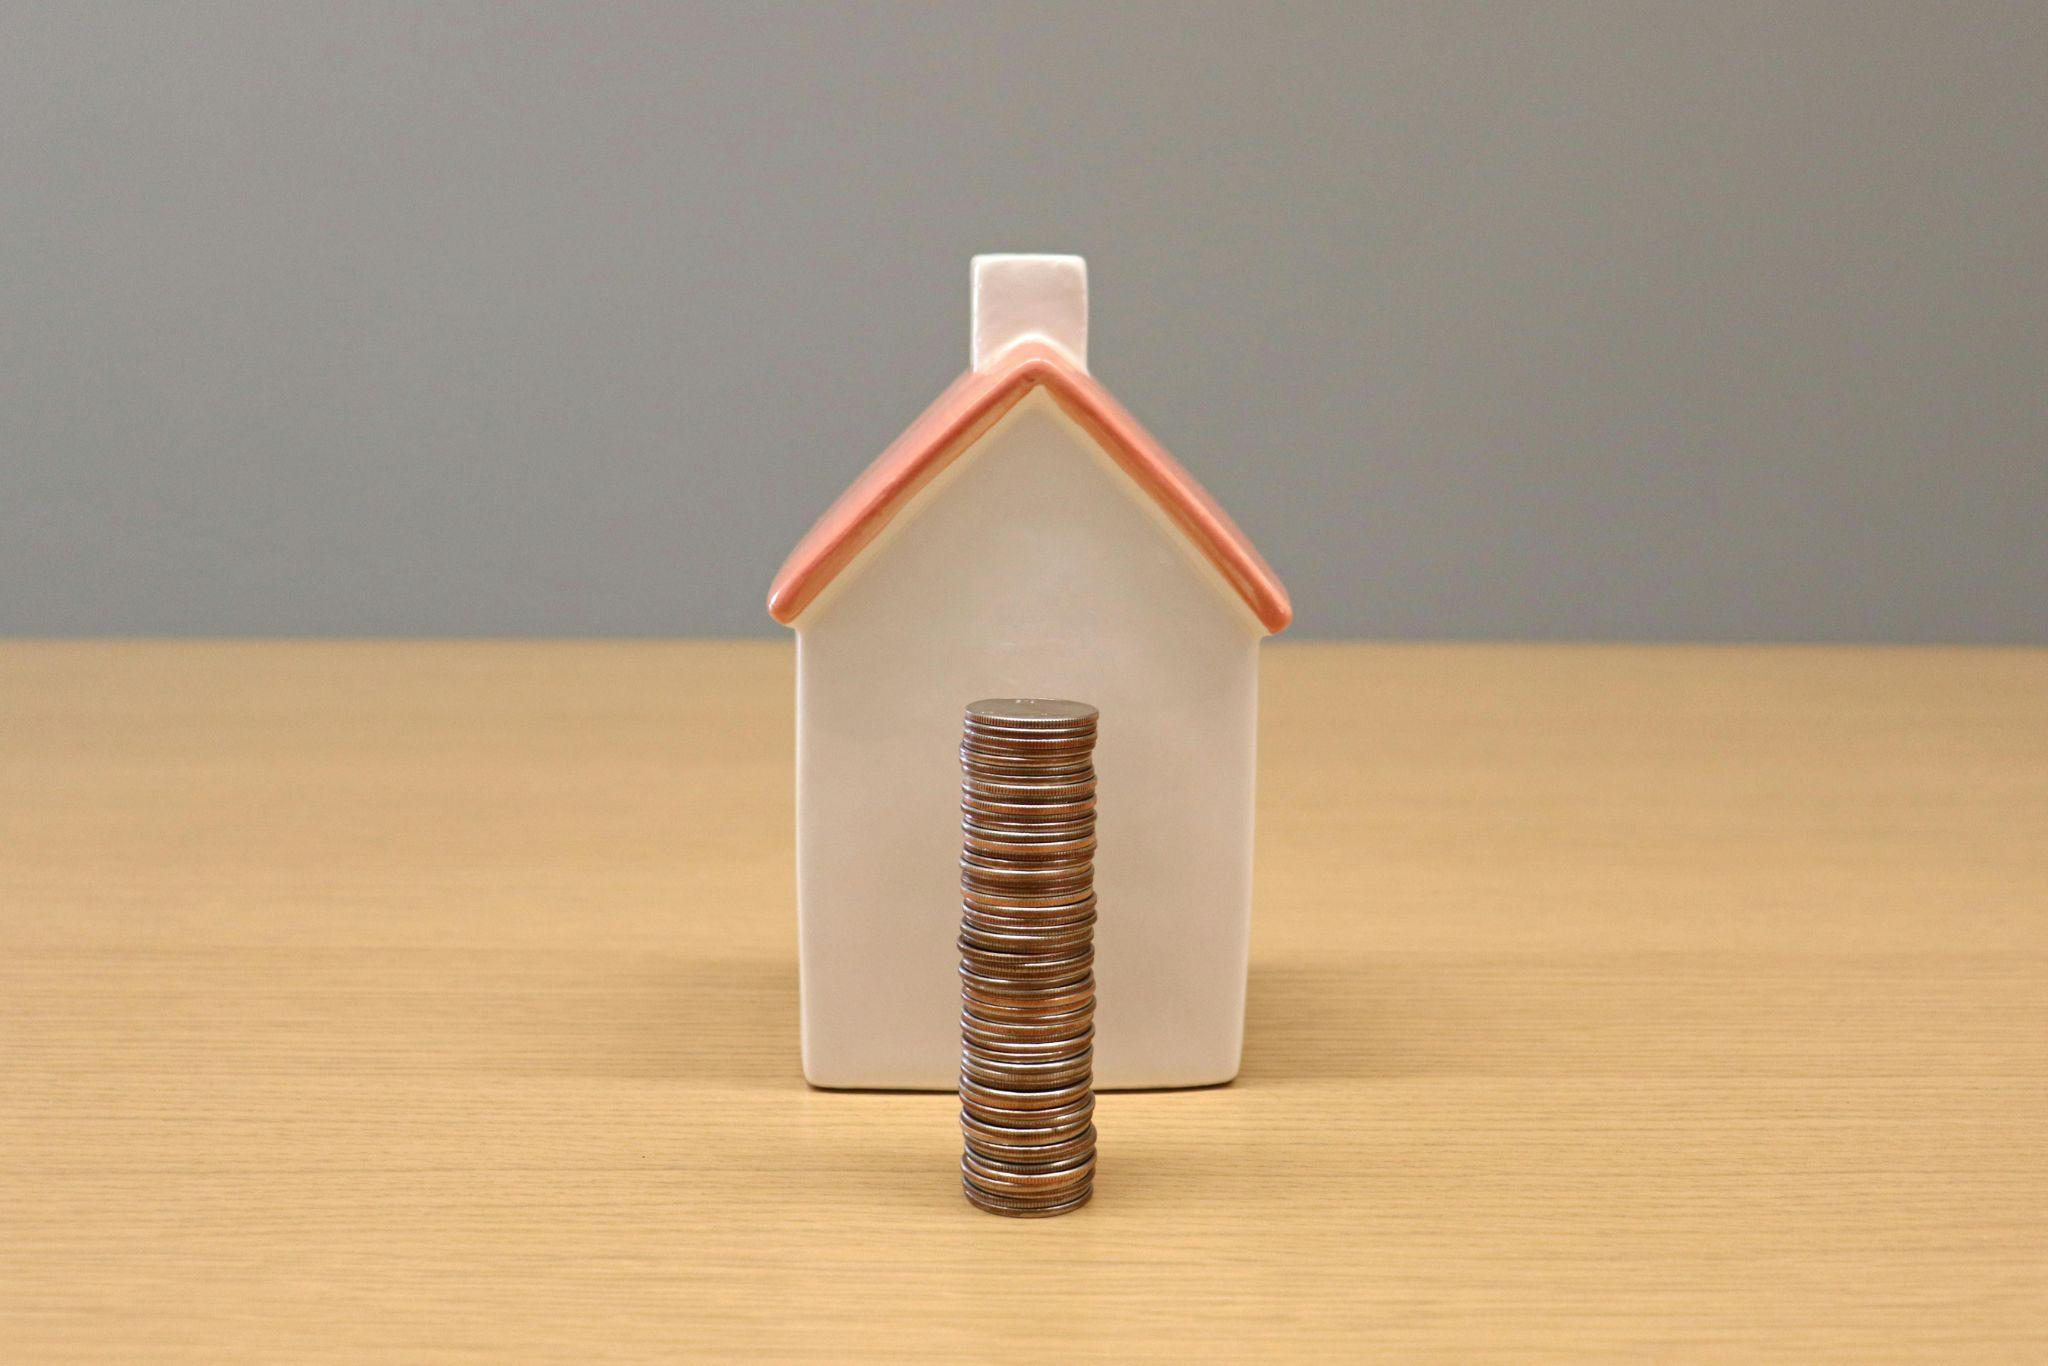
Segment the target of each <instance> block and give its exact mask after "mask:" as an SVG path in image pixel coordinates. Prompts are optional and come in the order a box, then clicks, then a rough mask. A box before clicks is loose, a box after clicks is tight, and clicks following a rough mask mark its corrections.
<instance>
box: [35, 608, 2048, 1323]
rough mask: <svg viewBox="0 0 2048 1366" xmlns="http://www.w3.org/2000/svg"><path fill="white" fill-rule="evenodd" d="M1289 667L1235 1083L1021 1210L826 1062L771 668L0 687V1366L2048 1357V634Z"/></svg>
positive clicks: (211, 650) (1336, 658)
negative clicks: (98, 1363) (802, 982)
mask: <svg viewBox="0 0 2048 1366" xmlns="http://www.w3.org/2000/svg"><path fill="white" fill-rule="evenodd" d="M1267 679H1268V683H1267V695H1266V703H1265V730H1264V756H1263V757H1264V769H1263V774H1262V793H1261V796H1262V804H1261V822H1262V825H1261V831H1260V851H1259V892H1258V911H1257V919H1256V931H1255V944H1254V966H1253V980H1252V988H1251V1007H1250V1009H1251V1019H1250V1024H1249V1040H1248V1045H1247V1053H1246V1059H1245V1070H1244V1075H1243V1077H1242V1078H1241V1079H1240V1080H1239V1081H1238V1082H1237V1083H1235V1084H1234V1085H1231V1086H1229V1087H1225V1088H1219V1089H1213V1090H1207V1091H1199V1092H1192V1093H1178V1094H1138V1095H1114V1096H1110V1097H1108V1098H1107V1099H1105V1100H1104V1102H1103V1103H1102V1113H1101V1124H1102V1135H1103V1138H1102V1143H1103V1158H1102V1164H1103V1165H1102V1175H1101V1179H1100V1181H1099V1182H1098V1195H1097V1197H1096V1201H1095V1203H1094V1205H1093V1206H1091V1207H1090V1208H1089V1209H1088V1210H1087V1211H1085V1212H1084V1213H1082V1214H1080V1215H1077V1216H1074V1217H1070V1218H1067V1219H1062V1220H1056V1221H1049V1222H1043V1223H1013V1222H1007V1221H1002V1220H997V1219H992V1218H990V1217H988V1216H985V1215H982V1214H978V1213H976V1212H975V1211H973V1210H971V1209H969V1208H968V1207H967V1206H966V1205H965V1204H964V1203H963V1202H962V1201H961V1200H960V1198H959V1196H958V1194H957V1192H956V1190H955V1188H954V1177H953V1170H954V1169H953V1162H954V1158H955V1154H956V1151H957V1144H958V1139H957V1136H956V1133H955V1130H954V1128H953V1124H952V1118H951V1112H952V1105H951V1103H950V1102H949V1101H948V1100H947V1099H945V1098H944V1097H940V1096H923V1095H857V1094H828V1093H820V1092H813V1091H810V1090H807V1089H806V1088H805V1086H804V1085H803V1082H802V1080H801V1078H800V1077H799V1075H798V1070H797V1054H796V1038H795V1021H796V1010H795V990H796V983H795V970H794V925H793V915H792V912H791V903H790V889H791V859H790V835H791V830H790V701H789V696H790V655H789V652H788V651H787V649H786V648H784V647H783V646H780V645H769V644H758V645H757V644H746V645H729V644H694V645H669V644H629V643H621V644H497V643H474V644H438V643H418V644H383V643H357V644H341V643H334V644H324V643H270V644H180V645H173V644H151V643H66V644H54V643H53V644H30V643H11V644H0V1356H4V1357H5V1358H6V1359H8V1360H43V1359H63V1358H74V1357H77V1358H99V1359H110V1360H124V1361H125V1360H135V1359H141V1358H158V1357H182V1358H188V1359H193V1360H204V1361H217V1360H226V1359H264V1360H286V1359H290V1360H333V1361H359V1360H362V1359H364V1358H366V1357H391V1356H402V1357H405V1358H407V1359H416V1358H446V1359H460V1358H485V1357H488V1358H497V1357H502V1356H511V1355H524V1356H552V1357H560V1358H573V1359H579V1360H603V1359H634V1358H647V1357H675V1356H679V1355H685V1354H694V1355H698V1356H737V1355H743V1354H744V1355H750V1356H753V1357H756V1358H767V1359H818V1360H845V1359H849V1358H853V1357H860V1356H877V1357H887V1358H892V1359H917V1360H935V1361H962V1360H970V1359H1003V1360H1016V1361H1031V1362H1038V1361H1044V1360H1050V1359H1054V1358H1053V1355H1052V1354H1054V1353H1056V1354H1057V1355H1058V1356H1060V1357H1069V1358H1075V1359H1101V1360H1130V1359H1134V1358H1162V1359H1175V1360H1184V1359H1190V1358H1209V1357H1222V1358H1237V1359H1248V1358H1252V1357H1256V1356H1261V1355H1275V1354H1278V1355H1299V1356H1326V1357H1328V1356H1357V1355H1370V1354H1380V1355H1386V1356H1393V1357H1400V1358H1413V1357H1431V1356H1434V1357H1439V1358H1443V1359H1453V1360H1467V1359H1474V1358H1485V1357H1489V1356H1495V1357H1506V1356H1512V1357H1518V1358H1519V1357H1523V1356H1528V1355H1534V1354H1539V1353H1543V1352H1548V1353H1551V1354H1555V1355H1558V1356H1563V1357H1571V1358H1580V1357H1585V1356H1590V1355H1600V1354H1611V1355H1620V1356H1629V1357H1644V1356H1656V1357H1672V1356H1714V1357H1727V1356H1778V1357H1781V1358H1786V1359H1796V1360H1810V1359H1814V1358H1819V1357H1832V1358H1837V1359H1866V1358H1873V1357H1893V1356H1920V1357H1937V1358H1950V1359H1958V1360H1984V1359H2008V1360H2017V1359H2028V1358H2032V1359H2040V1358H2041V1357H2042V1356H2043V1355H2044V1354H2048V1308H2044V1304H2048V1170H2044V1155H2043V1136H2044V1134H2048V653H2044V652H2040V651H1963V650H1921V651H1889V650H1888V651H1878V650H1840V649H1824V650H1809V649H1703V648H1655V649H1652V648H1532V647H1348V646H1346V647H1335V646H1331V647H1324V646H1284V645H1283V646H1280V647H1278V648H1275V649H1273V650H1272V651H1271V653H1270V656H1269V664H1268V673H1267ZM1105 913H1113V911H1112V910H1111V909H1108V908H1106V911H1105Z"/></svg>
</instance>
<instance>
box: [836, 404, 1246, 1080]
mask: <svg viewBox="0 0 2048 1366" xmlns="http://www.w3.org/2000/svg"><path fill="white" fill-rule="evenodd" d="M797 625H798V844H799V848H798V896H799V906H800V916H801V922H802V923H801V929H802V934H801V940H802V960H803V969H804V1017H805V1018H804V1048H805V1067H806V1072H807V1075H809V1076H810V1077H811V1078H812V1080H814V1081H816V1082H819V1083H820V1084H824V1085H854V1086H928V1087H934V1088H939V1087H947V1086H950V1085H951V1084H952V1082H953V1079H954V1076H955V1073H956V1070H957V1059H958V1041H959V1036H958V1028H957V1015H958V1009H959V998H958V992H957V979H956V977H955V976H954V968H955V965H956V963H957V953H956V950H955V949H954V946H953V938H954V934H955V932H956V930H957V927H958V919H959V902H958V895H957V886H958V870H957V864H956V860H957V858H958V854H959V814H958V805H957V802H958V786H957V784H958V769H957V761H956V758H955V754H954V751H955V748H956V746H957V744H958V739H959V717H960V710H961V707H962V706H963V705H964V704H965V703H966V702H968V701H970V700H972V699H974V698H976V697H983V696H991V695H1037V696H1068V697H1076V698H1080V699H1083V700H1086V701H1089V702H1092V703H1094V704H1095V705H1097V706H1098V707H1100V708H1101V710H1102V718H1103V719H1102V738H1101V742H1100V745H1099V748H1098V752H1097V767H1098V770H1099V772H1100V773H1101V779H1102V782H1101V788H1102V791H1101V809H1100V814H1099V821H1100V833H1101V840H1102V850H1101V853H1100V854H1099V856H1098V858H1097V869H1096V884H1097V890H1098V893H1099V895H1100V897H1101V903H1102V905H1101V919H1100V921H1099V924H1098V928H1097V936H1096V943H1097V979H1098V985H1099V997H1100V1004H1099V1006H1098V1015H1097V1025H1098V1040H1097V1054H1096V1070H1097V1081H1098V1084H1099V1085H1105V1086H1146V1085H1190V1084H1197V1083H1199V1082H1208V1081H1220V1080H1225V1079H1227V1078H1228V1077H1229V1076H1230V1075H1232V1074H1234V1072H1235V1070H1236V1065H1237V1057H1238V1050H1239V1046H1240V1040H1241V1031H1242V1015H1243V989H1244V957H1245V944H1246V942H1247V935H1248V929H1249V909H1250V877H1251V828H1252V787H1253V772H1254V767H1253V749H1254V743H1255V726H1256V689H1257V672H1256V669H1257V644H1258V639H1259V636H1260V634H1261V630H1260V627H1259V626H1258V624H1257V622H1256V621H1255V620H1254V619H1253V618H1252V617H1251V616H1250V614H1249V613H1248V611H1247V610H1246V609H1245V607H1244V604H1243V601H1242V599H1241V598H1240V597H1239V595H1237V594H1236V593H1235V592H1234V591H1232V590H1231V589H1230V588H1229V586H1228V585H1227V584H1225V583H1224V582H1223V580H1222V579H1221V577H1220V576H1219V575H1218V574H1217V573H1216V572H1215V570H1214V569H1213V567H1212V566H1210V565H1209V563H1208V562H1207V561H1206V560H1204V559H1203V558H1202V557H1201V556H1200V555H1198V554H1197V553H1195V552H1194V551H1193V550H1192V549H1191V548H1190V547H1189V545H1188V544H1187V542H1186V539H1185V537H1183V536H1181V535H1180V534H1179V533H1178V531H1177V530H1175V529H1174V528H1173V527H1172V526H1171V525H1170V524H1169V523H1168V522H1167V521H1166V520H1165V518H1164V517H1163V516H1162V515H1161V514H1160V512H1159V510H1158V508H1157V506H1156V505H1155V504H1154V503H1153V502H1152V500H1151V499H1149V498H1148V497H1146V496H1145V495H1144V494H1143V493H1142V492H1140V491H1139V490H1138V489H1137V488H1136V487H1135V485H1133V484H1132V483H1131V482H1130V480H1129V478H1128V477H1127V476H1125V475H1124V474H1123V473H1122V471H1121V470H1120V469H1118V468H1117V467H1116V465H1115V464H1114V463H1113V462H1112V461H1111V460H1110V459H1109V458H1108V457H1107V456H1106V455H1105V454H1104V453H1103V452H1102V451H1101V450H1100V449H1099V448H1098V447H1097V446H1096V445H1095V444H1094V442H1093V440H1092V439H1091V438H1090V437H1088V435H1087V434H1086V433H1085V432H1083V431H1082V429H1081V428H1080V427H1078V426H1077V425H1076V424H1075V423H1074V422H1073V421H1071V420H1070V419H1069V418H1067V416H1066V415H1065V414H1064V413H1063V412H1062V411H1061V410H1060V408H1059V406H1058V405H1057V404H1056V403H1055V402H1053V401H1052V399H1051V398H1050V397H1048V396H1047V395H1045V394H1044V393H1043V392H1038V393H1034V394H1032V395H1029V396H1027V397H1026V398H1025V399H1023V400H1022V401H1021V402H1020V403H1019V404H1018V405H1017V406H1016V407H1015V408H1013V409H1012V410H1011V411H1010V412H1009V413H1007V414H1006V415H1005V416H1004V417H1003V419H1002V420H1001V421H1000V422H998V423H997V424H996V425H995V426H994V427H992V428H991V429H990V430H989V431H988V432H987V433H985V434H984V435H983V436H982V437H981V438H980V440H979V441H977V442H976V443H975V445H974V446H973V447H972V448H971V449H970V450H968V451H967V452H965V453H964V454H962V455H961V456H960V457H959V458H958V459H957V460H956V461H955V462H954V463H953V465H952V466H951V467H949V468H948V469H947V470H946V471H945V472H944V473H943V474H941V475H940V476H939V478H938V479H936V480H935V481H934V482H933V483H932V484H931V485H930V486H929V487H927V488H926V489H925V490H923V491H922V492H921V493H920V494H919V495H918V496H917V499H916V501H915V502H914V503H913V504H911V505H910V506H908V507H906V508H905V509H903V511H902V512H901V513H899V514H898V516H897V517H896V518H895V520H894V521H893V522H892V523H891V524H890V526H889V528H888V529H887V531H886V532H885V533H884V536H883V537H882V538H881V539H880V540H878V541H877V542H876V543H875V544H874V545H872V546H870V547H868V549H867V550H866V551H865V552H864V553H863V555H862V557H861V559H860V560H859V561H857V562H856V563H855V564H853V565H851V566H849V567H848V569H847V570H846V571H845V572H843V573H842V574H841V575H840V576H839V578H838V579H837V580H836V581H835V582H834V583H833V584H832V586H831V587H830V588H829V589H828V590H827V592H826V594H825V595H824V596H823V597H821V598H820V599H819V600H818V601H817V602H816V603H814V604H813V605H812V606H811V607H810V608H809V609H808V610H806V611H805V613H804V615H803V616H802V618H800V620H799V621H798V623H797Z"/></svg>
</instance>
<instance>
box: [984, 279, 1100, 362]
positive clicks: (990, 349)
mask: <svg viewBox="0 0 2048 1366" xmlns="http://www.w3.org/2000/svg"><path fill="white" fill-rule="evenodd" d="M1022 341H1038V342H1050V343H1051V344H1052V345H1054V346H1056V347H1058V348H1059V349H1060V350H1062V351H1064V352H1066V353H1067V355H1068V356H1070V357H1072V358H1073V361H1074V364H1075V365H1077V366H1079V367H1080V368H1081V369H1083V370H1086V369H1087V368H1088V263H1087V262H1086V261H1084V260H1082V259H1081V258H1080V257H1078V256H1033V255H1007V254H1006V255H996V256H977V257H975V258H974V348H973V352H972V361H973V365H974V368H975V369H977V370H986V369H987V368H989V366H990V365H992V364H994V363H995V360H996V358H997V357H998V356H1000V355H1002V353H1003V352H1005V351H1007V350H1009V349H1010V348H1011V347H1013V346H1015V345H1016V344H1017V343H1018V342H1022Z"/></svg>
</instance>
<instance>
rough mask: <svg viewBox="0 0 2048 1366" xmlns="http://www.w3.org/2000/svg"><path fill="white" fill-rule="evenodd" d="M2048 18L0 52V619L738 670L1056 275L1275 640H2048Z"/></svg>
mask: <svg viewBox="0 0 2048 1366" xmlns="http://www.w3.org/2000/svg"><path fill="white" fill-rule="evenodd" d="M2044 72H2048V6H2044V5H2041V4H2038V3H2020V4H1985V3H1971V4H1880V3H1866V4H1812V3H1805V4H1800V3H1784V0H1768V2H1767V3H1722V2H1715V3H1702V4H1660V5H1651V4H1627V5H1618V4H1596V3H1586V4H1570V5H1532V4H1523V3H1498V4H1481V5H1453V4H1436V3H1427V4H1416V5H1401V6H1388V5H1364V4H1359V5H1337V6H1321V5H1315V6H1301V5H1288V6H1279V7H1273V6H1267V5H1235V6H1214V5H1192V4H1139V5H1120V6H1107V5H1104V6H1054V7H1037V6H1031V5H1024V4H1016V3H1003V4H1000V5H996V4H972V5H970V4H962V5H939V6H924V5H918V6H909V5H879V6H874V5H860V6H842V5H833V6H824V5H815V6H796V5H777V6H768V5H730V6H708V5H648V6H589V7H585V6H580V5H577V6H572V5H567V4H561V5H542V6H531V5H513V4H495V3H494V4H486V5H452V4H439V5H429V4H421V5H398V6H386V5H372V4H360V3H351V4H331V5H330V4H312V3H308V4H295V5H285V4H276V3H263V4H247V5H241V4H224V3H213V2H212V0H207V2H206V3H187V4H170V5H138V4H114V5H103V6H102V5H84V4H73V3H48V4H19V3H7V4H5V6H4V8H0V215H4V216H0V386H4V390H0V631H4V632H8V633H52V634H74V633H84V634H96V633H131V632H153V633H185V632H200V633H259V634H264V633H280V634H315V633H349V634H361V633H394V634H407V633H450V634H498V633H515V634H553V633H576V634H608V633H631V634H643V633H645V634H663V635H666V634H700V633H701V634H729V633H755V632H765V631H768V630H769V629H770V628H769V626H768V624H767V622H766V620H765V618H764V616H763V613H762V607H761V599H762V596H763V593H764V592H765V589H766V586H767V583H768V580H769V578H770V576H771V575H772V573H773V571H774V569H775V567H776V565H777V564H778V563H779V561H780V559H781V557H782V555H783V554H784V552H785V551H786V550H787V549H788V547H789V545H790V544H791V543H792V542H793V541H794V540H795V539H796V537H797V536H798V534H799V533H800V532H801V531H802V530H803V529H804V527H805V526H806V525H808V523H809V521H810V520H811V518H812V517H814V516H815V515H816V514H817V512H818V511H820V510H821V509H822V508H823V507H824V505H825V504H826V502H828V501H829V500H830V499H831V497H832V496H833V495H834V494H836V493H837V492H838V490H839V489H840V488H841V487H842V486H843V485H844V484H845V483H846V481H847V480H848V479H849V478H851V477H852V475H853V474H854V473H855V472H856V471H857V470H858V469H859V468H860V467H861V466H862V465H863V464H865V463H866V461H867V460H868V459H869V458H870V457H871V456H872V455H873V454H874V452H875V451H876V450H878V449H879V448H880V447H881V446H882V445H883V444H885V443H886V442H887V441H888V439H889V438H890V437H891V436H893V435H894V433H895V431H896V430H897V429H898V428H899V427H900V426H901V425H902V424H903V423H904V422H905V421H907V420H908V419H909V418H910V417H911V416H912V415H913V414H915V412H916V411H917V410H918V409H919V408H920V407H922V406H923V404H924V403H925V402H926V401H927V400H928V399H929V398H930V397H931V396H932V394H933V393H935V392H936V391H937V390H938V389H939V388H940V387H941V386H942V385H943V384H944V383H945V382H946V381H947V380H948V379H950V378H951V377H952V375H953V374H954V373H955V372H956V371H957V370H958V369H959V368H960V366H961V364H962V363H963V358H964V354H965V348H966V340H967V293H966V279H967V258H968V256H969V255H970V254H972V253H973V252H975V251H978V250H1070V251H1078V252H1081V253H1084V254H1086V255H1087V256H1088V257H1089V258H1090V261H1091V269H1092V273H1093V276H1094V299H1095V312H1096V317H1095V327H1094V334H1093V351H1094V362H1095V370H1096V372H1097V373H1098V374H1099V375H1101V376H1102V377H1103V378H1104V379H1105V380H1107V381H1108V382H1109V383H1110V385H1111V386H1112V387H1113V388H1114V389H1116V390H1117V392H1118V393H1119V395H1120V396H1121V397H1122V398H1123V399H1124V401H1125V402H1126V403H1127V404H1128V405H1129V406H1131V407H1132V408H1133V409H1134V410H1135V411H1136V412H1137V413H1138V415H1139V416H1140V417H1141V418H1143V419H1144V420H1145V421H1146V422H1147V423H1148V424H1149V425H1150V426H1151V427H1152V428H1153V430H1154V431H1155V432H1156V433H1157V434H1158V435H1160V436H1161V437H1162V438H1163V439H1164V440H1165V441H1166V443H1167V444H1168V445H1169V446H1171V447H1172V448H1174V449H1175V450H1176V452H1177V453H1178V454H1180V456H1181V457H1182V459H1183V460H1184V461H1185V463H1187V464H1188V465H1189V466H1190V467H1192V468H1193V469H1194V471H1195V472H1196V473H1197V475H1198V476H1199V477H1200V478H1202V479H1203V480H1204V481H1205V482H1206V483H1207V484H1208V485H1209V486H1210V488H1211V489H1212V490H1213V491H1214V492H1215V493H1216V494H1217V496H1218V497H1219V498H1220V499H1221V500H1222V501H1223V502H1224V503H1225V504H1226V505H1227V506H1228V507H1229V508H1230V509H1231V510H1232V512H1233V513H1234V514H1235V515H1236V517H1237V518H1238V520H1239V521H1240V522H1242V523H1243V525H1244V526H1245V528H1246V529H1247V530H1248V531H1249V532H1250V533H1251V534H1252V535H1253V537H1254V538H1255V539H1256V540H1257V541H1258V542H1259V544H1260V546H1261V547H1262V548H1263V549H1264V550H1265V552H1266V554H1267V555H1268V557H1269V558H1270V559H1272V560H1273V562H1274V563H1275V565H1276V566H1277V567H1278V568H1279V569H1280V571H1281V572H1282V574H1283V575H1284V576H1285V577H1286V578H1287V580H1288V581H1289V584H1290V586H1291V587H1292V589H1293V590H1294V594H1295V597H1296V601H1297V604H1298V607H1299V610H1300V624H1299V628H1298V629H1300V630H1301V631H1303V632H1304V633H1306V634H1311V635H1347V634H1368V635H1375V636H1383V635H1392V636H1478V637H1495V636H1510V637H1587V638H1655V639H1683V638H1701V639H1742V638H1763V639H1816V640H1838V639H1867V640H1955V641H2044V640H2048V297H2044V295H2048V287H2044V286H2048V94H2044V85H2048V76H2044Z"/></svg>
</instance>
